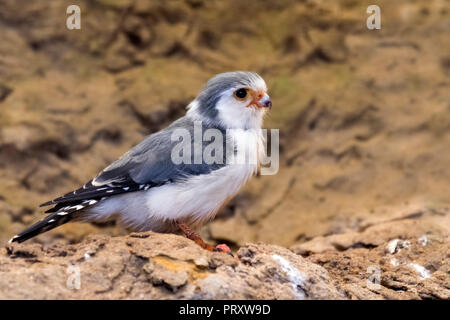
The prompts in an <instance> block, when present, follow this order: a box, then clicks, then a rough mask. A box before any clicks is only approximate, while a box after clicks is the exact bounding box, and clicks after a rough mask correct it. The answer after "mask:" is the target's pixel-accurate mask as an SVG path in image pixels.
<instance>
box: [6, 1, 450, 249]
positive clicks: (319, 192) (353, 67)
mask: <svg viewBox="0 0 450 320" xmlns="http://www.w3.org/2000/svg"><path fill="white" fill-rule="evenodd" d="M71 4H76V5H79V6H80V8H81V30H68V29H67V28H66V19H67V17H68V15H67V14H66V8H67V7H68V6H69V5H71ZM372 4H377V5H379V6H380V8H381V27H382V28H381V30H368V29H367V27H366V19H367V17H368V16H369V14H367V13H366V8H367V7H368V6H369V5H372ZM0 30H1V32H0V181H1V183H0V242H1V243H4V242H5V241H7V240H8V239H9V238H10V237H11V236H13V235H14V234H16V233H17V232H19V231H21V230H22V229H23V228H24V227H26V226H28V225H30V224H32V223H33V222H36V221H37V220H39V219H41V218H42V217H43V215H44V214H43V211H44V210H42V209H41V208H39V207H38V205H39V204H40V203H42V202H44V201H47V200H50V199H53V198H55V197H57V196H59V195H61V194H63V193H66V192H69V191H72V190H74V189H75V188H77V187H79V186H81V185H82V184H84V183H85V182H87V181H88V180H89V179H91V178H92V177H93V176H95V175H96V174H97V173H98V172H99V171H100V170H101V169H103V168H104V167H105V166H106V165H108V164H109V163H110V162H112V161H114V160H115V159H117V158H118V157H119V156H121V155H122V154H123V153H124V152H125V151H127V150H128V149H129V148H130V147H132V146H133V145H135V144H137V143H138V142H139V141H141V140H142V139H143V137H144V136H145V135H148V134H150V133H152V132H155V131H157V130H159V129H161V128H163V127H164V126H166V125H167V124H169V123H170V122H172V121H173V120H175V119H176V118H178V117H180V116H181V115H183V114H184V112H185V107H186V105H187V104H188V103H189V102H190V101H191V100H192V99H193V98H194V97H195V96H196V94H197V93H198V91H199V90H200V89H201V87H202V85H203V84H204V83H205V81H206V80H208V79H209V78H210V77H211V76H213V75H214V74H216V73H219V72H224V71H232V70H250V71H256V72H258V73H260V74H261V75H262V76H263V78H264V79H265V80H266V82H267V84H268V87H269V94H270V95H271V97H272V100H273V103H274V107H273V108H272V111H271V113H270V115H269V116H268V117H267V119H266V122H265V126H266V127H267V128H279V129H280V139H281V146H280V148H281V151H280V170H279V172H278V174H277V175H274V176H261V177H258V178H256V179H253V180H252V181H251V183H249V184H248V185H247V186H246V187H245V189H244V190H242V192H240V193H239V195H238V196H237V197H236V198H235V199H233V200H232V202H231V203H230V204H229V205H228V206H227V207H226V208H224V209H223V210H222V211H221V212H220V213H219V215H218V217H217V219H216V220H215V221H214V222H212V223H210V224H209V225H207V226H205V227H204V228H203V229H202V230H201V233H202V234H203V236H205V237H206V238H207V239H208V240H209V241H211V242H216V241H217V242H223V241H225V242H226V243H229V244H230V245H231V246H234V248H236V247H237V246H239V245H242V244H244V243H246V242H259V241H261V242H266V243H272V244H279V245H282V246H287V247H291V248H295V247H296V246H297V248H298V246H301V245H302V244H306V243H311V241H314V240H316V242H314V243H316V244H317V243H318V242H317V239H323V238H326V237H330V236H333V235H339V234H352V235H354V234H358V233H361V232H364V230H366V229H367V228H369V227H370V226H373V225H383V224H384V225H386V223H391V224H387V225H388V226H389V227H387V228H384V229H383V228H381V229H379V231H377V232H378V233H375V234H374V236H373V242H374V243H376V241H378V240H377V239H378V238H377V237H379V238H380V239H381V238H382V239H384V240H389V239H390V238H392V237H408V236H409V235H412V236H416V235H417V236H419V235H420V234H422V233H424V234H433V235H435V236H439V237H441V238H442V237H444V238H445V237H447V239H448V236H449V234H450V231H449V229H450V220H449V210H448V206H449V204H450V201H449V195H450V36H449V35H450V3H449V1H444V0H435V1H406V0H405V1H400V0H397V1H380V0H377V1H374V0H369V1H365V0H364V1H357V0H341V1H320V0H316V1H313V0H303V1H300V0H298V1H294V0H285V1H238V0H231V1H218V0H211V1H206V0H184V1H147V0H136V1H133V0H96V1H88V0H85V1H78V0H70V1H65V0H60V1H45V0H35V1H17V0H1V1H0ZM394 222H395V227H393V224H392V223H394ZM393 229H395V232H396V233H395V235H394V234H392V232H393V231H392V230H393ZM92 233H106V234H111V235H119V234H123V231H122V230H120V229H118V228H116V227H115V226H114V224H106V225H96V226H93V225H87V224H68V225H65V226H63V227H60V228H58V229H56V230H53V231H51V232H49V233H46V234H43V235H41V236H39V237H37V238H35V239H33V240H31V241H34V242H39V243H45V244H50V243H55V242H65V243H67V242H69V243H75V242H78V241H80V240H81V239H83V238H84V237H85V236H87V235H89V234H92ZM416 233H417V234H416ZM361 241H362V240H359V242H358V243H357V245H368V244H365V243H362V244H361ZM341 245H342V244H341ZM353 245H354V242H353ZM372 245H373V244H372ZM335 247H336V248H338V249H339V246H338V245H335ZM310 248H311V247H310ZM316 248H317V247H316ZM310 250H312V249H310ZM300 252H303V253H304V251H301V250H300Z"/></svg>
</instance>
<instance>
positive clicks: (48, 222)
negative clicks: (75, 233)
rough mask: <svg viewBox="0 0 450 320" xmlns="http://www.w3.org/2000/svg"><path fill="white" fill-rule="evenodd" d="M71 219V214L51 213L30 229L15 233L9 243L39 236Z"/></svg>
mask: <svg viewBox="0 0 450 320" xmlns="http://www.w3.org/2000/svg"><path fill="white" fill-rule="evenodd" d="M70 220H72V216H71V215H66V216H60V215H58V213H53V214H51V215H48V216H47V217H45V218H44V219H42V220H41V221H39V222H37V223H35V224H34V225H32V226H31V227H29V228H28V229H26V230H24V231H22V232H21V233H19V234H17V235H15V236H14V237H12V238H11V239H10V240H9V243H12V242H19V243H20V242H23V241H25V240H28V239H30V238H33V237H35V236H37V235H38V234H41V233H43V232H46V231H49V230H51V229H53V228H56V227H59V226H60V225H63V224H65V223H67V222H69V221H70Z"/></svg>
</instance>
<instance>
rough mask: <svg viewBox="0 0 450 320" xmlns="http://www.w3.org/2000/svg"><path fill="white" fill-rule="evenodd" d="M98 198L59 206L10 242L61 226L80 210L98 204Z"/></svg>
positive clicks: (20, 240)
mask: <svg viewBox="0 0 450 320" xmlns="http://www.w3.org/2000/svg"><path fill="white" fill-rule="evenodd" d="M97 202H98V200H84V201H82V202H81V203H79V204H75V205H72V206H66V207H59V208H58V210H57V211H56V212H53V213H51V214H50V215H48V216H46V217H45V218H44V219H42V220H41V221H39V222H37V223H35V224H34V225H32V226H31V227H29V228H28V229H26V230H24V231H22V232H21V233H19V234H17V235H15V236H14V237H12V238H11V239H10V240H9V243H12V242H19V243H20V242H23V241H25V240H28V239H30V238H33V237H35V236H37V235H38V234H41V233H43V232H46V231H49V230H52V229H54V228H56V227H59V226H61V225H63V224H65V223H67V222H69V221H71V220H73V219H74V218H76V217H78V216H79V215H78V212H79V211H81V210H83V209H85V208H86V207H90V206H92V205H94V204H96V203H97Z"/></svg>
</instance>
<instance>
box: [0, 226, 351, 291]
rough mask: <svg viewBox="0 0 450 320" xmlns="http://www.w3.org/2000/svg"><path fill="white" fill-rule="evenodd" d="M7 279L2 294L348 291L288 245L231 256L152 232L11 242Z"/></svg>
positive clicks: (0, 264) (3, 264)
mask: <svg viewBox="0 0 450 320" xmlns="http://www.w3.org/2000/svg"><path fill="white" fill-rule="evenodd" d="M24 279H26V281H24ZM0 287H1V288H3V290H2V291H1V293H0V299H127V298H129V299H343V298H345V295H344V294H343V293H342V292H341V291H340V290H339V288H338V287H337V286H336V285H335V281H334V280H331V279H330V276H329V275H328V272H327V271H326V270H325V269H324V268H322V267H320V266H318V265H316V264H314V263H311V262H308V261H307V260H306V259H304V258H302V257H301V256H298V255H295V254H294V253H292V252H291V251H290V250H288V249H284V248H281V247H277V246H271V245H264V244H249V245H246V246H244V247H242V248H241V249H239V251H238V252H237V253H236V255H235V257H232V256H230V255H228V254H222V253H211V252H208V251H205V250H203V249H201V248H200V247H198V246H197V245H196V244H194V243H193V242H191V241H190V240H188V239H186V238H184V237H181V236H177V235H167V234H156V233H152V232H149V233H143V234H131V235H130V236H126V237H115V238H111V237H109V236H92V237H89V238H88V239H87V240H86V241H83V242H81V243H79V244H76V245H52V246H48V247H44V246H41V245H39V244H12V245H8V246H7V247H6V249H5V250H3V252H2V254H1V255H0Z"/></svg>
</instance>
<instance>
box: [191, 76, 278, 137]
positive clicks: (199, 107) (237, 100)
mask: <svg viewBox="0 0 450 320" xmlns="http://www.w3.org/2000/svg"><path fill="white" fill-rule="evenodd" d="M271 107H272V101H271V100H270V97H269V95H268V94H267V86H266V83H265V82H264V80H263V79H262V78H261V77H260V76H259V75H258V74H256V73H254V72H247V71H235V72H226V73H221V74H218V75H215V76H214V77H213V78H211V79H210V80H209V81H208V82H207V83H206V85H205V87H204V88H203V89H202V91H201V92H200V93H199V95H198V96H197V97H196V98H195V99H194V100H193V101H192V102H191V103H190V104H189V106H188V108H189V111H188V115H190V116H193V117H195V118H196V119H198V120H202V121H208V122H209V123H213V124H216V125H219V126H221V127H223V128H226V129H228V128H236V129H259V128H261V125H262V119H263V116H264V114H265V113H266V111H267V110H268V109H269V108H271Z"/></svg>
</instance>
